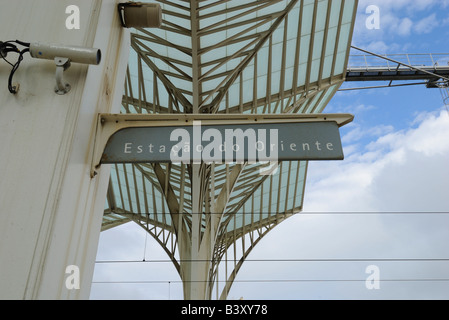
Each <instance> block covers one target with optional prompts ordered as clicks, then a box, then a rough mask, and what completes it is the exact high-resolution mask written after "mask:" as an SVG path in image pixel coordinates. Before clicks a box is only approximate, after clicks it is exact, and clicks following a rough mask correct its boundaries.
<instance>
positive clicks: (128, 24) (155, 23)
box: [118, 2, 162, 28]
mask: <svg viewBox="0 0 449 320" xmlns="http://www.w3.org/2000/svg"><path fill="white" fill-rule="evenodd" d="M118 9H119V14H120V19H121V21H122V25H123V26H124V27H125V28H160V26H161V24H162V9H161V6H160V4H158V3H142V2H127V3H119V4H118Z"/></svg>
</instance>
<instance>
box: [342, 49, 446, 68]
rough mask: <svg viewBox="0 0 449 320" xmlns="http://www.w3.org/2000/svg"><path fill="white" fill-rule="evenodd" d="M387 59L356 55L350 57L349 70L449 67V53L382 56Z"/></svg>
mask: <svg viewBox="0 0 449 320" xmlns="http://www.w3.org/2000/svg"><path fill="white" fill-rule="evenodd" d="M382 57H385V58H386V59H382V58H380V57H378V56H373V55H370V54H354V55H350V56H349V61H348V69H366V70H370V69H373V68H382V69H388V70H391V71H394V70H397V69H398V67H400V68H402V67H404V65H408V66H413V67H418V68H424V67H425V68H437V69H438V68H439V67H449V53H425V54H416V53H414V54H408V53H405V54H389V55H382ZM391 60H394V61H398V62H401V63H402V64H404V65H401V66H398V63H395V62H392V61H391Z"/></svg>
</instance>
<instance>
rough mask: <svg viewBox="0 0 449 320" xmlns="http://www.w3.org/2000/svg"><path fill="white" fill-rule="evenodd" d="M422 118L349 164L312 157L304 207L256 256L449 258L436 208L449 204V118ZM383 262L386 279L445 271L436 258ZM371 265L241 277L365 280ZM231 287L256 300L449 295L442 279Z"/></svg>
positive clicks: (275, 268) (249, 272) (248, 272)
mask: <svg viewBox="0 0 449 320" xmlns="http://www.w3.org/2000/svg"><path fill="white" fill-rule="evenodd" d="M416 121H417V122H416V123H415V125H416V127H415V128H413V129H409V130H405V131H399V132H389V133H387V134H384V135H383V136H381V137H380V138H378V139H377V140H375V141H374V142H373V143H372V144H371V145H369V146H367V148H366V149H364V150H359V151H358V152H353V155H351V156H350V157H349V158H348V159H347V160H345V161H343V162H316V163H315V162H313V163H311V164H310V167H309V172H308V183H307V188H306V194H305V200H304V201H305V202H304V213H303V214H299V215H296V216H294V217H292V218H290V220H287V221H286V222H283V223H282V224H281V225H279V226H278V227H276V228H275V229H274V230H273V231H271V233H270V234H269V235H268V236H267V238H266V239H264V240H262V241H261V243H260V245H259V247H256V249H255V251H254V253H252V254H251V255H250V256H249V258H250V259H263V258H266V259H276V258H284V259H295V258H297V259H298V258H299V259H300V258H303V259H332V258H336V259H345V258H349V259H351V258H354V259H357V258H361V259H363V258H366V259H370V258H380V259H382V258H386V259H388V258H404V259H407V258H438V257H439V258H443V257H447V256H448V254H449V246H448V245H447V243H449V233H448V232H447V224H448V223H449V216H448V215H447V214H435V213H434V212H440V211H447V210H448V208H449V197H447V190H449V166H448V165H447V163H448V162H447V160H448V159H449V139H448V138H447V137H449V114H447V113H446V112H445V111H444V112H441V113H438V114H432V113H426V114H421V115H419V116H417V118H416ZM391 212H396V213H391ZM416 212H422V213H416ZM424 212H427V213H424ZM375 263H376V264H378V265H379V267H380V269H381V272H382V275H383V278H384V279H388V278H389V279H419V278H433V277H443V278H444V277H447V272H446V271H445V267H444V266H445V265H441V264H438V263H407V262H394V263H384V264H382V263H380V262H375ZM368 264H370V262H353V263H347V262H313V261H311V262H302V263H301V262H284V263H272V264H266V265H265V266H264V267H263V268H262V266H260V267H259V268H257V269H255V268H254V265H253V264H247V265H246V266H245V267H244V268H243V269H242V271H241V274H240V275H239V277H240V279H245V278H248V277H253V278H258V279H260V278H266V279H273V278H288V279H364V277H366V275H365V274H364V268H365V267H366V266H367V265H368ZM255 271H256V274H254V272H255ZM231 292H232V294H234V295H243V296H244V297H245V298H248V299H251V298H254V299H263V298H265V299H271V298H274V299H275V298H281V299H442V298H443V299H447V298H449V296H448V291H447V286H444V285H443V284H432V283H422V284H419V285H418V284H417V283H413V282H410V283H408V282H403V283H388V282H385V283H382V287H381V290H379V291H377V292H374V291H369V290H366V288H365V287H364V285H363V283H359V282H354V283H344V284H335V283H332V282H330V283H326V282H324V283H320V282H316V283H315V282H311V283H307V282H299V283H296V284H295V283H290V284H288V285H286V284H285V283H282V284H278V285H275V284H272V285H268V284H265V285H263V284H257V285H254V286H249V285H248V284H246V285H244V284H235V285H234V287H233V289H232V291H231Z"/></svg>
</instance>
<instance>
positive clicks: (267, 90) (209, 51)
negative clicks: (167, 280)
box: [103, 0, 357, 297]
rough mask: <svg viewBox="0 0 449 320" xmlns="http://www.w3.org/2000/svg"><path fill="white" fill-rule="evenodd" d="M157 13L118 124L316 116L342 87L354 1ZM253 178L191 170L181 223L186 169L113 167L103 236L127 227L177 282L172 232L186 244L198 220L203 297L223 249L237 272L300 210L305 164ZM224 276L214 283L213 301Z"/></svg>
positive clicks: (140, 33) (255, 173)
mask: <svg viewBox="0 0 449 320" xmlns="http://www.w3.org/2000/svg"><path fill="white" fill-rule="evenodd" d="M156 2H157V3H159V4H160V5H161V7H162V10H163V11H162V12H163V24H162V27H161V28H160V29H136V30H133V32H132V35H131V47H132V50H131V54H130V59H129V67H128V72H127V77H126V83H125V89H124V95H123V100H122V110H121V112H122V113H137V114H160V113H174V114H176V113H179V114H183V113H201V114H218V115H222V116H223V118H225V117H226V114H230V113H240V114H242V113H251V114H280V113H284V114H286V113H321V112H322V111H323V110H324V108H325V107H326V105H327V103H328V102H329V100H330V99H331V98H332V97H333V95H334V94H335V93H336V91H337V90H338V89H339V87H340V85H341V84H342V83H343V82H344V80H345V71H346V65H347V62H348V56H349V49H350V44H351V38H352V32H353V28H354V21H355V13H356V9H357V0H342V1H335V0H334V1H332V0H315V1H314V0H302V1H301V0H297V1H287V0H285V1H274V0H257V1H256V0H253V1H238V0H228V1H224V0H222V1H216V0H210V1H187V0H184V1H162V0H161V1H156ZM264 168H265V169H266V170H268V164H266V163H256V164H243V165H237V164H222V165H218V164H217V165H203V166H201V170H200V174H201V177H202V179H201V187H200V190H201V193H200V196H201V208H202V212H199V213H196V212H194V213H192V194H193V192H192V183H191V174H192V170H191V166H190V165H184V164H183V165H181V164H173V163H164V164H155V163H149V164H116V165H113V166H112V170H111V178H110V185H109V191H108V197H107V201H106V205H105V211H104V218H103V230H107V229H109V228H112V227H115V226H117V225H120V224H122V223H126V222H129V221H134V222H136V223H138V224H139V225H141V226H142V227H143V228H145V229H146V230H147V231H148V232H149V233H150V234H151V235H152V236H153V237H154V238H155V239H156V240H157V241H158V242H159V243H160V244H161V245H162V246H163V248H164V249H165V251H166V252H167V254H168V255H169V256H170V258H171V259H172V260H173V263H174V264H175V267H176V268H177V269H178V271H180V274H181V269H182V266H181V264H180V262H179V261H178V260H179V250H180V249H179V248H180V243H179V241H181V236H180V230H181V229H183V230H185V232H187V233H192V228H193V226H192V223H193V219H192V215H193V214H200V215H201V219H200V221H201V225H200V231H201V234H204V233H205V231H206V229H208V226H209V225H210V224H214V225H215V226H216V228H215V229H212V230H214V231H215V239H216V241H215V242H214V244H213V245H214V249H213V256H212V260H213V263H212V265H211V272H210V281H211V284H210V287H211V288H212V286H213V281H215V280H218V277H217V271H218V265H219V264H220V261H222V259H224V257H225V255H226V254H227V251H228V250H229V248H231V247H232V246H234V247H235V246H236V245H237V242H238V241H242V242H243V243H245V244H244V245H243V247H242V248H243V249H242V252H241V257H237V256H236V253H235V251H236V250H234V260H237V261H238V260H239V259H240V261H241V262H243V260H244V258H245V257H246V256H247V254H248V253H249V251H250V250H251V249H252V248H253V247H254V245H255V244H256V243H257V242H258V241H259V240H260V238H262V237H263V236H264V235H265V234H266V233H267V232H268V231H269V230H271V228H272V227H274V226H275V225H276V224H278V223H280V222H281V221H283V220H285V219H286V218H288V217H290V216H291V215H293V214H295V213H298V212H300V211H301V209H302V204H303V195H304V186H305V179H306V171H307V162H302V161H296V162H282V163H279V166H278V167H277V169H276V170H275V171H274V173H273V174H271V175H261V174H260V172H261V170H265V169H264ZM214 216H219V217H220V218H219V220H216V219H215V218H214ZM213 221H219V222H213ZM217 223H218V224H217ZM245 239H246V242H245ZM240 265H241V264H240ZM240 265H235V266H234V267H235V273H236V272H237V271H238V268H239V267H240ZM235 273H234V274H233V275H231V276H230V277H228V276H227V275H226V276H225V277H226V281H227V283H226V285H225V287H224V288H223V292H224V293H223V294H224V296H226V294H227V292H228V291H229V285H228V282H230V283H232V280H233V277H235ZM181 276H182V274H181ZM217 285H218V282H217ZM223 294H222V297H223Z"/></svg>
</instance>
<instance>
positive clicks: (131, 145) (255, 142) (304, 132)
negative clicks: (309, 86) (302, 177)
mask: <svg viewBox="0 0 449 320" xmlns="http://www.w3.org/2000/svg"><path fill="white" fill-rule="evenodd" d="M343 158H344V155H343V149H342V145H341V139H340V132H339V126H338V124H337V123H336V122H335V121H322V122H297V123H259V124H254V123H253V124H223V125H202V123H201V121H195V122H194V123H193V125H189V126H178V127H174V126H167V127H151V126H146V127H130V128H124V129H121V130H119V131H117V132H116V133H114V134H113V135H112V136H111V137H110V138H109V141H108V142H107V144H106V148H105V150H104V153H103V156H102V158H101V163H133V162H174V163H179V162H184V163H190V162H193V163H199V162H206V163H210V162H215V163H231V162H237V163H238V162H244V161H249V162H259V161H284V160H287V161H288V160H342V159H343Z"/></svg>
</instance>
